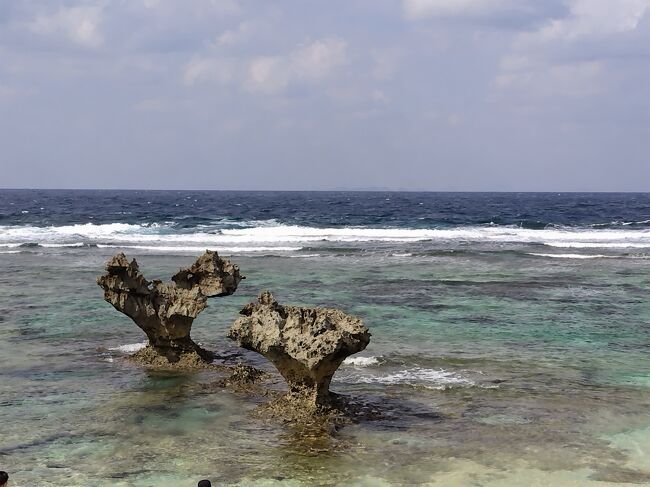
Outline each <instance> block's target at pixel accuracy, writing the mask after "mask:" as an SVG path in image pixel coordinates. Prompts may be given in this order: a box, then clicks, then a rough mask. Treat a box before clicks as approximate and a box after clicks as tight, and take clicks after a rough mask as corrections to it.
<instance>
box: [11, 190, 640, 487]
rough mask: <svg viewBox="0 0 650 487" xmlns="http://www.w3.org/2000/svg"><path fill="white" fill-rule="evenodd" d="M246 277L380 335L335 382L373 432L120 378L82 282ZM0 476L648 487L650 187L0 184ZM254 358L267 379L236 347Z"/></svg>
mask: <svg viewBox="0 0 650 487" xmlns="http://www.w3.org/2000/svg"><path fill="white" fill-rule="evenodd" d="M205 249H211V250H216V251H218V252H219V254H220V255H222V256H225V257H227V258H229V259H231V260H233V261H234V262H235V263H237V264H239V266H240V268H241V270H242V273H243V274H244V275H245V276H246V279H245V280H244V281H242V283H241V285H240V287H239V289H238V290H237V292H236V293H235V294H234V295H232V296H228V297H223V298H214V299H211V300H210V301H209V303H208V304H209V307H208V308H207V309H206V310H205V311H204V312H203V313H202V314H201V315H200V316H199V317H198V318H197V319H196V321H195V322H194V325H193V328H192V336H193V337H194V338H195V340H196V341H198V342H200V343H202V344H203V346H204V347H206V348H208V349H211V350H214V351H216V352H217V353H223V354H232V353H234V352H236V351H237V348H236V347H235V346H234V344H233V343H232V342H230V341H229V340H228V339H227V338H226V336H225V335H226V330H227V329H228V327H229V326H230V324H231V323H232V322H233V321H234V320H235V319H236V317H237V314H238V311H239V310H240V309H241V308H242V306H243V305H244V304H246V303H247V302H250V301H252V300H254V299H255V296H256V295H257V294H258V293H259V292H260V291H261V290H265V289H268V290H271V291H272V292H273V293H274V295H275V296H276V298H277V299H278V301H280V302H281V303H283V304H301V305H308V306H313V305H320V306H334V307H339V308H341V309H343V310H344V311H346V312H348V313H351V314H355V315H358V316H360V317H361V318H362V319H363V320H364V322H365V324H366V325H367V326H368V327H369V328H370V331H371V333H372V339H371V342H370V345H369V346H368V348H367V349H366V350H365V351H364V352H362V353H360V354H358V355H355V356H353V357H351V358H350V359H348V360H346V362H345V363H344V365H343V366H342V367H341V368H340V369H339V371H338V372H337V374H336V375H335V377H334V381H333V383H332V390H333V391H335V392H338V393H341V394H345V395H349V396H351V397H354V398H356V399H358V400H362V401H365V402H368V403H370V404H374V405H376V407H377V409H378V410H381V411H383V412H384V413H385V414H384V417H383V418H382V419H381V420H377V421H362V422H360V423H358V424H352V425H349V426H346V427H344V428H342V429H340V430H339V431H336V432H333V433H332V435H330V436H327V437H319V438H306V437H305V436H304V435H302V434H301V433H300V430H299V429H296V428H295V427H294V426H293V425H290V424H281V423H277V422H273V421H268V420H262V419H259V418H257V417H256V416H255V415H254V414H253V411H254V409H255V408H256V407H257V406H258V405H259V402H260V401H261V400H263V399H260V398H251V397H247V396H246V395H243V394H237V393H233V392H232V391H228V390H225V389H219V388H215V387H214V386H213V384H214V382H215V377H214V375H213V373H211V372H209V371H201V372H185V373H182V372H173V373H172V372H161V371H147V370H144V369H141V368H139V367H136V366H134V365H131V364H130V363H127V362H125V361H124V360H122V359H123V357H124V356H125V354H127V353H130V352H132V351H134V350H137V349H138V347H140V346H142V343H143V342H144V339H145V337H144V334H143V333H142V332H141V331H140V330H139V329H138V328H137V327H136V326H135V325H134V324H133V323H132V322H130V320H129V319H128V318H126V317H125V316H123V315H121V314H120V313H118V312H117V311H115V310H114V309H113V308H112V307H111V306H110V305H109V304H108V303H106V302H104V301H103V298H102V291H101V289H100V288H99V287H98V286H97V285H96V284H95V278H96V276H98V275H100V274H101V273H102V272H103V266H104V263H105V262H106V260H107V259H108V258H109V257H110V256H111V255H113V254H115V253H117V252H119V251H123V252H125V253H126V254H127V256H128V257H135V258H137V260H138V262H139V264H140V268H141V270H142V271H143V273H144V275H145V276H146V277H147V278H148V279H154V278H157V279H164V280H168V279H169V278H170V276H171V275H172V274H173V273H174V272H176V271H177V270H178V268H179V267H184V266H187V265H189V264H191V263H192V262H193V260H194V259H195V258H196V256H198V255H199V254H201V253H202V252H203V251H204V250H205ZM0 266H1V269H2V273H1V274H0V425H2V426H1V427H0V470H7V471H8V472H9V473H10V474H11V476H12V479H14V482H15V484H14V485H18V486H21V485H39V486H50V485H51V486H55V485H56V486H62V485H64V486H77V485H79V486H81V485H89V484H90V485H110V486H143V487H144V486H163V487H164V486H176V485H195V484H196V482H197V481H198V480H199V479H201V478H210V479H211V480H212V481H213V485H239V486H258V485H259V486H262V485H272V486H302V485H309V486H312V485H314V486H317V485H323V486H325V485H346V486H348V485H349V486H354V485H358V486H394V485H395V486H402V485H431V486H479V485H480V486H490V487H510V486H522V485H526V486H548V485H553V486H560V487H562V486H570V485H571V486H594V487H596V486H599V487H600V486H608V485H621V486H622V485H650V415H648V411H649V410H650V353H649V352H650V292H649V290H650V194H614V193H608V194H600V193H599V194H587V193H566V194H565V193H406V192H220V191H219V192H217V191H215V192H209V191H90V190H87V191H85V190H84V191H81V190H74V191H73V190H70V191H63V190H0ZM243 357H244V359H245V360H246V361H247V362H250V363H252V364H254V365H256V366H259V367H262V368H266V369H268V370H272V368H271V367H269V365H268V364H267V363H266V362H265V361H264V359H263V358H261V357H259V356H257V355H255V354H252V353H249V352H246V353H244V355H243Z"/></svg>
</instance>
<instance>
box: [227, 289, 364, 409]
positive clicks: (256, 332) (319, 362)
mask: <svg viewBox="0 0 650 487" xmlns="http://www.w3.org/2000/svg"><path fill="white" fill-rule="evenodd" d="M240 314H241V315H242V316H241V317H240V318H239V319H237V321H235V323H234V324H233V325H232V327H231V328H230V330H229V332H228V337H229V338H231V339H232V340H235V341H236V342H237V343H238V344H239V345H240V346H242V347H244V348H246V349H248V350H253V351H255V352H258V353H260V354H262V355H263V356H264V357H266V358H267V359H268V360H270V361H271V362H272V363H273V365H275V367H276V368H277V369H278V371H279V372H280V374H282V376H283V377H284V379H285V380H286V381H287V384H288V386H289V390H290V394H291V395H293V396H295V397H296V398H299V400H300V401H301V402H303V403H305V404H307V405H312V406H321V405H327V404H328V403H329V402H330V393H329V385H330V382H331V380H332V376H333V375H334V372H336V369H338V367H339V366H340V365H341V363H342V362H343V360H344V359H345V358H346V357H348V356H350V355H352V354H354V353H357V352H360V351H362V350H363V349H365V348H366V346H367V345H368V343H369V342H370V332H369V331H368V328H366V327H365V326H364V325H363V323H362V322H361V320H360V319H359V318H357V317H355V316H350V315H347V314H345V313H343V312H342V311H340V310H338V309H331V308H301V307H298V306H282V305H280V304H278V302H277V301H275V299H274V298H273V295H272V294H271V293H270V292H263V293H262V294H260V296H259V298H258V302H257V303H250V304H248V305H246V306H245V307H244V309H242V311H241V312H240Z"/></svg>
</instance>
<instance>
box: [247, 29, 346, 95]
mask: <svg viewBox="0 0 650 487" xmlns="http://www.w3.org/2000/svg"><path fill="white" fill-rule="evenodd" d="M346 51H347V45H346V43H345V41H343V40H341V39H337V38H327V39H321V40H318V41H315V42H313V43H311V44H308V45H306V46H301V47H298V48H297V49H295V50H294V51H292V52H290V53H289V54H287V55H284V56H262V57H258V58H255V59H253V60H252V61H251V63H250V65H249V68H248V75H247V79H246V81H245V86H246V88H247V89H248V90H249V91H253V92H260V93H274V92H277V91H280V90H282V89H284V88H286V87H287V86H288V85H289V84H290V83H291V82H293V81H311V82H314V81H319V80H321V79H324V78H326V77H327V76H329V75H330V74H331V73H332V72H333V71H334V70H335V69H336V68H338V67H340V66H342V65H344V64H345V63H346V62H347V52H346Z"/></svg>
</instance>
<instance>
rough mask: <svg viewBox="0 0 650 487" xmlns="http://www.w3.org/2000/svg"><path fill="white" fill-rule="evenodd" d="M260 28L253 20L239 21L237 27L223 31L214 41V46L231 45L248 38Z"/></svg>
mask: <svg viewBox="0 0 650 487" xmlns="http://www.w3.org/2000/svg"><path fill="white" fill-rule="evenodd" d="M259 28H260V26H259V25H258V23H256V22H253V21H245V22H241V23H240V24H239V25H238V26H237V28H235V29H229V30H226V31H225V32H223V33H222V34H221V35H220V36H219V37H218V38H217V41H216V42H215V46H217V47H223V46H232V45H234V44H239V43H241V42H244V41H246V40H248V39H249V38H250V37H252V36H253V34H254V33H255V32H256V31H257V30H258V29H259Z"/></svg>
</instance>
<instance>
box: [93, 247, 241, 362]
mask: <svg viewBox="0 0 650 487" xmlns="http://www.w3.org/2000/svg"><path fill="white" fill-rule="evenodd" d="M106 271H107V272H106V274H104V275H103V276H100V277H98V278H97V284H99V286H101V288H102V289H103V290H104V299H105V300H106V301H108V302H109V303H111V304H112V305H113V307H115V309H117V310H118V311H120V312H122V313H124V314H125V315H127V316H128V317H129V318H131V319H132V320H133V321H134V322H135V324H136V325H138V326H139V327H140V328H141V329H142V330H143V331H144V332H145V333H146V335H147V338H149V345H150V348H151V349H152V350H153V351H154V352H155V353H157V354H158V355H160V356H163V357H165V358H166V359H167V360H168V361H169V362H172V363H173V362H177V361H179V360H180V358H181V356H182V355H183V354H186V353H194V352H195V353H197V354H198V355H199V356H200V357H201V358H202V359H203V360H206V361H207V360H210V359H211V358H212V354H211V353H210V352H208V351H206V350H203V349H202V348H201V347H199V346H198V345H197V344H196V343H194V342H193V341H192V339H191V338H190V330H191V328H192V322H193V321H194V318H196V317H197V316H198V314H199V313H200V312H201V311H203V310H204V309H205V307H206V306H207V299H208V298H210V297H214V296H227V295H230V294H232V293H234V292H235V291H236V289H237V285H238V284H239V282H240V281H241V280H242V279H243V278H244V277H243V276H241V275H240V273H239V268H238V267H237V266H236V265H235V264H233V263H231V262H230V261H228V260H224V259H221V258H220V257H219V255H218V254H217V253H216V252H212V251H210V250H206V251H205V253H204V254H203V255H202V256H200V257H199V258H198V259H197V260H196V262H195V263H194V264H192V266H191V267H189V268H187V269H181V270H180V271H179V272H178V273H176V274H175V275H174V276H173V277H172V281H173V283H163V282H162V281H158V280H154V281H151V282H150V281H148V280H147V279H145V277H144V276H143V275H142V274H141V273H140V269H139V268H138V263H137V262H136V260H135V259H133V260H132V261H131V262H129V261H128V260H127V258H126V256H125V255H124V254H123V253H119V254H117V255H116V256H114V257H112V258H111V259H110V260H109V261H108V262H107V263H106Z"/></svg>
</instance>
